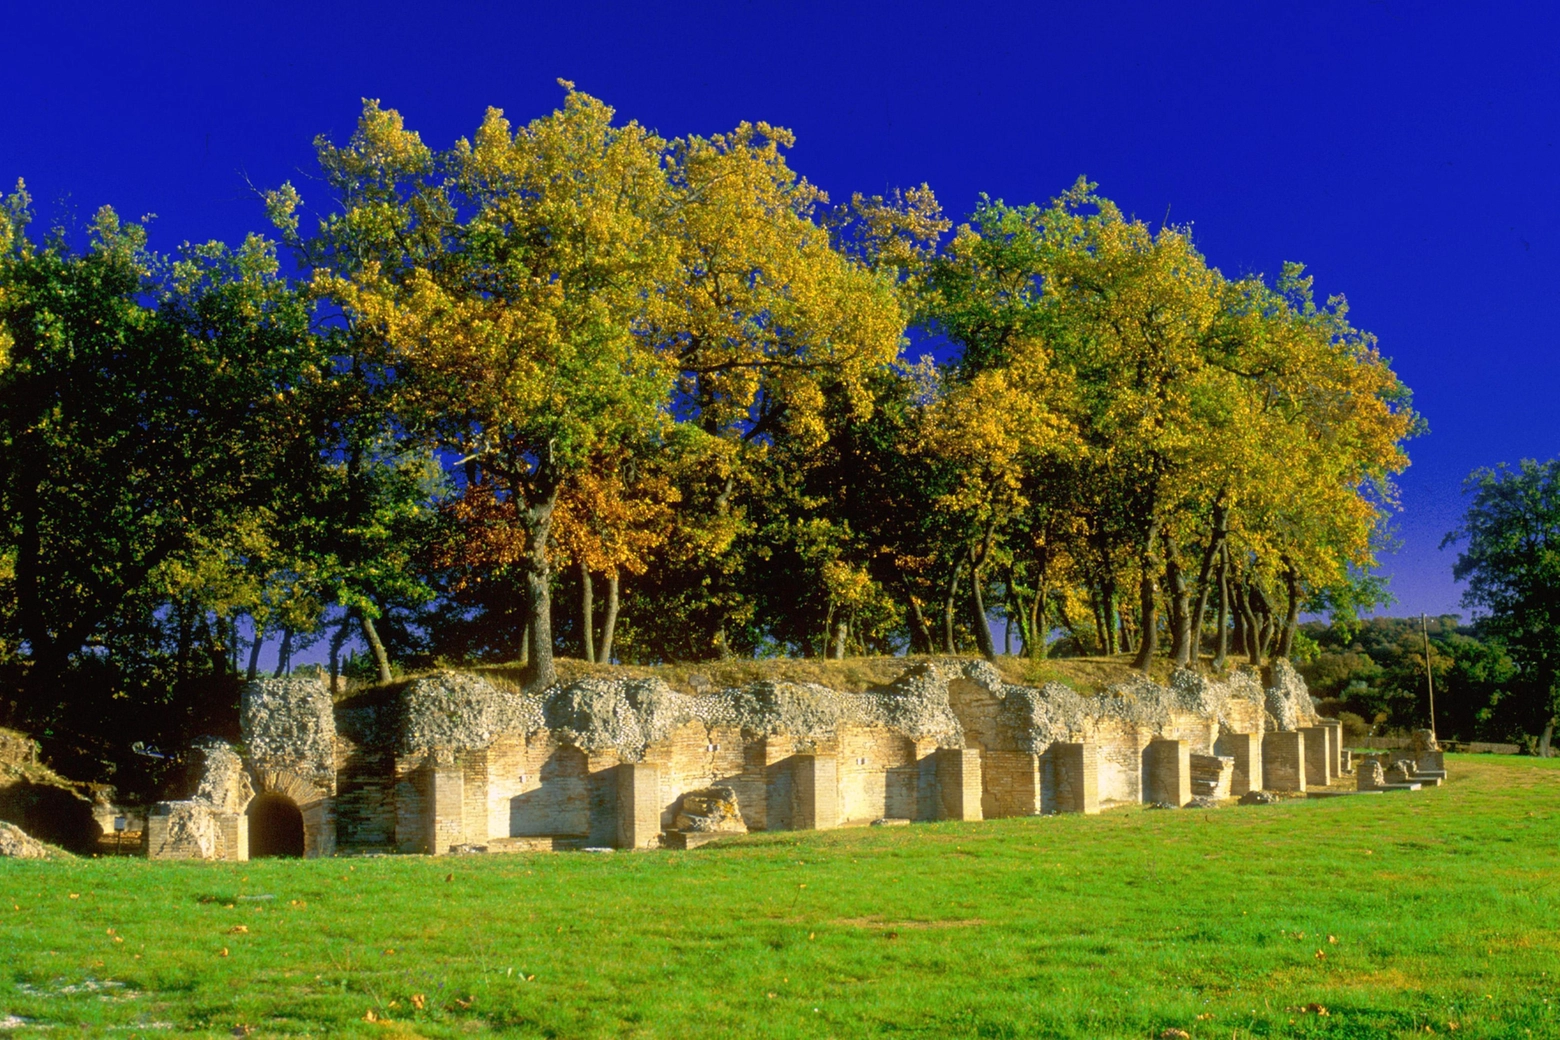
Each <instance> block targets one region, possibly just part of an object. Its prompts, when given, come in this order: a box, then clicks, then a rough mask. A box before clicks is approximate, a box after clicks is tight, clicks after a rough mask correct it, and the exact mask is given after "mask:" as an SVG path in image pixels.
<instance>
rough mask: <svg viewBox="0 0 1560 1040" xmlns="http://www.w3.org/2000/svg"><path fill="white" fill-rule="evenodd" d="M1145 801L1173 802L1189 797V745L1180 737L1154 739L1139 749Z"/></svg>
mask: <svg viewBox="0 0 1560 1040" xmlns="http://www.w3.org/2000/svg"><path fill="white" fill-rule="evenodd" d="M1143 778H1144V793H1143V794H1144V796H1143V800H1144V801H1145V802H1154V803H1160V804H1164V805H1173V806H1175V807H1176V808H1177V809H1179V808H1181V807H1182V806H1184V805H1185V804H1186V803H1187V802H1189V801H1191V800H1192V764H1191V749H1189V748H1188V747H1187V746H1186V741H1184V740H1166V739H1163V738H1161V739H1158V740H1151V741H1149V742H1148V746H1147V747H1145V748H1144V749H1143Z"/></svg>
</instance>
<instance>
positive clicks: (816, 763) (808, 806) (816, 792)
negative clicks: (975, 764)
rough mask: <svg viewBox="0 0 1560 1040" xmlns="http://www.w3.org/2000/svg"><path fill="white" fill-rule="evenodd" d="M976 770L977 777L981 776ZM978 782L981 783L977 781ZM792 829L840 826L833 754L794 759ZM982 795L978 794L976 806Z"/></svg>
mask: <svg viewBox="0 0 1560 1040" xmlns="http://www.w3.org/2000/svg"><path fill="white" fill-rule="evenodd" d="M979 775H980V774H979V772H978V771H977V773H976V776H977V778H978V777H979ZM976 782H977V783H979V780H978V779H977V781H976ZM791 797H792V799H793V802H792V810H791V818H792V826H794V827H795V828H796V829H797V830H799V831H826V830H832V829H834V828H835V827H838V826H839V825H840V786H839V764H838V762H837V760H836V759H835V757H834V756H833V755H797V756H795V757H794V758H793V759H792V760H791ZM979 798H980V795H979V793H978V792H977V794H976V804H977V805H978V804H980V803H979Z"/></svg>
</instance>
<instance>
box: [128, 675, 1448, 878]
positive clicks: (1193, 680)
mask: <svg viewBox="0 0 1560 1040" xmlns="http://www.w3.org/2000/svg"><path fill="white" fill-rule="evenodd" d="M242 726H243V742H242V744H241V745H239V746H238V747H234V746H231V745H228V744H226V743H223V742H221V741H216V740H207V741H204V742H201V743H200V744H198V745H197V746H196V747H195V748H194V749H193V752H194V754H193V755H192V756H191V758H192V760H193V761H194V762H196V763H197V768H196V769H195V770H194V772H193V774H192V780H191V782H192V786H193V791H192V793H191V796H190V797H188V798H186V799H183V800H180V801H169V802H161V803H158V804H157V805H156V806H154V807H153V808H152V810H151V811H150V813H149V815H148V818H147V821H146V854H147V855H148V856H150V857H151V858H154V859H214V860H242V859H247V858H249V857H251V856H265V855H297V856H307V857H315V856H329V855H333V854H338V853H349V852H361V853H372V852H401V853H432V854H435V855H438V854H446V853H451V852H456V853H459V852H489V853H495V852H514V851H541V850H564V849H581V848H618V849H645V848H656V847H678V848H688V847H693V846H695V845H698V844H702V843H703V842H705V841H708V840H711V839H713V838H715V837H718V836H720V835H723V834H730V833H742V832H747V831H771V830H814V829H817V830H822V829H828V828H833V827H842V826H850V825H857V824H872V823H876V824H880V825H881V824H893V823H905V822H910V821H927V820H981V819H985V818H992V817H1003V816H1027V815H1037V814H1048V813H1053V812H1081V813H1094V812H1099V811H1100V810H1101V809H1102V808H1108V807H1110V806H1113V805H1121V804H1133V803H1153V804H1158V805H1164V806H1171V807H1178V808H1179V807H1184V806H1195V805H1214V804H1217V803H1218V801H1219V800H1222V799H1227V798H1231V797H1235V796H1241V795H1247V793H1248V792H1259V791H1263V790H1267V791H1280V792H1285V791H1287V792H1303V791H1306V790H1307V788H1308V786H1309V787H1313V788H1314V787H1318V786H1325V785H1328V784H1332V783H1334V782H1335V781H1336V780H1337V778H1338V777H1339V776H1340V774H1342V773H1343V772H1344V771H1345V770H1346V769H1347V768H1348V766H1347V757H1348V756H1347V752H1345V751H1343V750H1342V741H1341V739H1340V738H1341V736H1342V733H1341V728H1340V725H1339V723H1338V722H1337V721H1336V720H1333V719H1327V718H1321V717H1318V715H1317V713H1316V710H1315V704H1314V702H1313V701H1312V699H1311V697H1310V696H1309V693H1308V691H1307V689H1306V687H1305V683H1304V681H1303V680H1302V679H1301V678H1300V676H1299V674H1298V673H1297V672H1296V671H1295V670H1294V669H1293V668H1292V667H1291V666H1290V665H1289V663H1288V662H1287V661H1283V660H1279V661H1277V662H1275V663H1274V664H1273V665H1272V667H1271V669H1270V679H1269V682H1268V683H1267V684H1266V685H1264V684H1263V681H1262V678H1261V676H1259V674H1258V673H1256V672H1255V671H1252V670H1250V669H1237V670H1235V671H1234V672H1232V673H1230V674H1229V675H1228V676H1226V677H1224V678H1222V679H1211V678H1208V677H1206V676H1203V675H1199V674H1196V673H1193V672H1187V671H1183V672H1178V673H1176V674H1175V675H1174V676H1173V677H1172V678H1171V680H1170V683H1169V685H1158V684H1155V683H1153V682H1151V681H1149V680H1148V679H1146V678H1143V679H1139V680H1134V681H1132V682H1129V683H1125V684H1119V685H1117V686H1113V687H1111V688H1109V689H1107V690H1106V691H1104V692H1103V693H1101V694H1099V695H1096V696H1081V695H1079V694H1078V693H1076V692H1074V691H1073V690H1072V689H1070V688H1069V687H1067V686H1064V685H1062V684H1060V683H1048V684H1046V685H1044V686H1041V687H1038V688H1036V687H1031V686H1019V685H1013V684H1009V683H1006V682H1004V681H1003V679H1002V677H1001V676H1000V674H999V673H998V672H997V671H996V669H995V668H993V667H992V666H990V665H989V664H986V663H985V662H982V661H964V660H944V661H930V662H922V663H918V664H916V665H914V666H913V667H911V668H909V670H907V671H906V672H905V673H904V674H903V675H901V676H900V677H899V678H898V679H896V680H895V681H893V682H892V683H890V684H888V685H886V686H882V687H878V688H874V689H871V690H868V691H866V692H861V693H846V692H840V691H837V690H833V689H829V688H827V687H824V686H819V685H813V684H808V683H795V682H788V681H772V680H771V681H761V682H754V683H750V684H748V685H745V686H740V687H735V688H731V689H724V690H718V691H713V692H706V693H702V694H687V693H681V692H678V691H675V690H673V689H671V688H670V687H669V686H667V685H666V684H665V683H663V682H661V681H660V680H657V679H602V678H587V679H582V680H579V681H575V682H572V683H568V684H564V685H559V686H554V687H552V688H550V689H548V690H546V691H543V692H541V693H529V694H528V693H512V692H507V691H504V690H501V689H499V688H497V687H495V686H494V685H492V684H490V683H489V682H487V681H485V680H484V679H482V678H481V677H479V676H477V675H473V674H468V673H458V672H444V673H439V674H436V675H432V676H428V677H424V678H420V679H416V680H414V681H412V682H410V683H407V684H405V685H404V686H402V687H400V688H397V689H393V690H391V691H388V692H386V693H384V694H383V695H381V696H378V697H377V698H370V699H369V700H367V701H366V702H365V701H364V700H363V699H361V698H358V699H353V700H348V701H346V702H344V703H342V704H339V705H338V704H335V703H333V700H332V698H331V696H330V693H329V690H328V689H327V687H326V686H325V684H324V682H323V681H322V680H320V679H317V678H313V677H310V678H301V677H300V678H284V679H265V680H260V681H258V682H253V683H250V684H249V685H248V686H246V687H245V688H244V691H243V697H242ZM1365 765H1366V768H1362V769H1361V771H1360V789H1361V790H1368V789H1378V790H1386V789H1391V788H1394V787H1395V788H1406V787H1410V786H1413V785H1414V784H1416V783H1419V782H1427V783H1428V782H1436V779H1437V778H1436V776H1435V775H1434V774H1435V771H1437V770H1439V768H1440V766H1441V763H1440V761H1439V755H1438V753H1437V752H1435V751H1434V750H1433V745H1427V746H1426V748H1425V749H1424V752H1423V754H1422V755H1420V756H1419V757H1418V758H1416V759H1414V760H1413V761H1404V762H1399V763H1396V764H1395V765H1394V767H1393V768H1394V770H1395V772H1393V773H1391V774H1390V775H1381V772H1380V769H1379V767H1378V766H1377V765H1376V763H1374V762H1370V763H1366V764H1365ZM1439 775H1441V776H1444V773H1442V774H1439ZM1394 781H1396V782H1395V783H1394ZM1254 797H1255V795H1248V798H1254Z"/></svg>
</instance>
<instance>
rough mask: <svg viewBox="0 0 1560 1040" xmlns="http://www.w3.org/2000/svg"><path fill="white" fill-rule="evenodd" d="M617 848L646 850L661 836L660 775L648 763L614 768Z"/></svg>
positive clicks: (655, 843) (656, 842) (652, 846)
mask: <svg viewBox="0 0 1560 1040" xmlns="http://www.w3.org/2000/svg"><path fill="white" fill-rule="evenodd" d="M617 771H618V776H617V847H618V848H620V849H650V848H655V846H656V845H657V844H658V843H659V842H660V838H661V777H660V773H659V771H658V770H657V769H656V768H655V766H652V765H645V764H644V763H643V762H624V763H623V764H622V765H620V766H618V767H617Z"/></svg>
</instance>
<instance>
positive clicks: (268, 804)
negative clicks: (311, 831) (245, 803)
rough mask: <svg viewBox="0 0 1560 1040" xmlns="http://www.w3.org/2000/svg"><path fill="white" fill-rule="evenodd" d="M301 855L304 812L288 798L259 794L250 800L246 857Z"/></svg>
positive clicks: (278, 795)
mask: <svg viewBox="0 0 1560 1040" xmlns="http://www.w3.org/2000/svg"><path fill="white" fill-rule="evenodd" d="M302 855H303V813H302V812H300V811H299V810H298V805H297V803H295V802H294V801H293V800H292V799H291V798H288V797H287V796H285V795H280V794H262V795H259V796H258V797H256V798H255V800H254V801H252V802H250V803H249V858H250V859H260V858H261V857H263V856H291V857H298V856H302Z"/></svg>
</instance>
